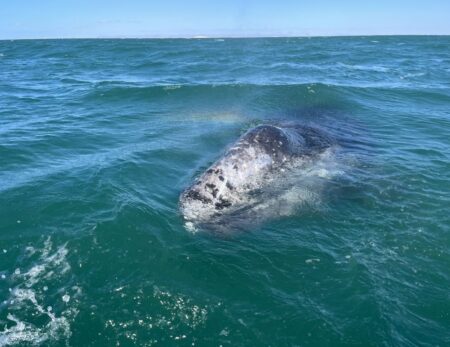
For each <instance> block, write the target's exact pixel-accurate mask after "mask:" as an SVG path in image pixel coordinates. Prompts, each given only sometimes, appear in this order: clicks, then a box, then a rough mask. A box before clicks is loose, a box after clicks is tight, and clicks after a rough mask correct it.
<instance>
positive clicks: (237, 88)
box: [0, 36, 450, 347]
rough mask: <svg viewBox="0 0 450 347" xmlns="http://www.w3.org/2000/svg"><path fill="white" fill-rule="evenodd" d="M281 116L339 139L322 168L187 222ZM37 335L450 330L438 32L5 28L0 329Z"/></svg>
mask: <svg viewBox="0 0 450 347" xmlns="http://www.w3.org/2000/svg"><path fill="white" fill-rule="evenodd" d="M285 121H288V122H295V123H299V124H306V125H308V126H313V127H316V128H318V129H321V130H322V131H324V132H326V133H327V134H328V135H329V136H331V137H332V138H333V139H334V141H335V143H336V148H337V151H336V152H335V154H334V155H333V156H331V157H330V158H329V160H328V161H327V162H326V163H325V164H324V163H321V164H320V165H319V164H318V165H319V167H317V172H318V173H319V174H318V177H319V178H318V181H320V184H317V185H309V186H308V187H306V188H305V187H303V186H302V181H301V179H299V181H298V185H297V187H298V188H299V189H304V191H303V193H304V194H303V195H302V197H303V198H302V199H303V200H302V202H301V203H300V204H299V203H298V201H295V197H296V196H297V197H298V195H294V196H293V197H291V199H284V200H280V203H279V204H280V205H279V206H280V207H282V208H280V211H281V210H283V211H288V213H273V214H271V215H270V216H268V217H269V218H261V220H259V219H258V220H254V221H253V220H252V221H247V222H248V223H247V224H246V226H245V227H243V228H241V229H239V228H237V230H234V229H233V230H232V229H231V228H230V230H225V231H223V230H222V232H221V233H217V232H216V233H214V232H208V230H201V231H197V232H196V231H195V230H191V229H189V228H186V226H185V223H184V221H183V217H182V216H181V214H180V211H179V196H180V193H181V192H182V191H183V190H184V189H185V188H186V187H188V186H189V185H190V184H191V183H192V182H193V180H194V179H195V177H198V175H200V174H201V173H202V172H203V171H204V170H205V169H206V168H207V167H208V166H209V165H211V164H212V163H213V162H214V161H215V160H217V159H218V158H220V156H221V154H223V153H224V151H225V150H226V149H227V148H228V147H229V146H230V145H231V144H232V143H233V142H234V141H236V139H237V138H239V136H240V135H241V134H243V133H244V132H245V131H246V130H248V129H250V128H251V127H253V126H255V125H259V124H266V123H277V122H285ZM288 193H289V192H288ZM275 198H276V197H275ZM34 345H41V346H96V347H98V346H233V347H234V346H333V347H336V346H365V347H366V346H442V347H444V346H450V37H445V36H443V37H433V36H428V37H420V36H417V37H414V36H410V37H405V36H391V37H341V38H270V39H269V38H267V39H266V38H258V39H177V40H175V39H174V40H172V39H164V40H146V39H145V40H144V39H142V40H138V39H136V40H134V39H126V40H120V39H117V40H116V39H111V40H106V39H105V40H104V39H96V40H21V41H0V346H34Z"/></svg>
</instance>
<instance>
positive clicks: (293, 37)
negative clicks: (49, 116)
mask: <svg viewBox="0 0 450 347" xmlns="http://www.w3.org/2000/svg"><path fill="white" fill-rule="evenodd" d="M399 36H401V37H446V36H450V34H389V35H307V36H306V35H292V36H200V35H198V36H192V37H191V36H186V37H183V36H173V37H172V36H167V37H166V36H165V37H162V36H161V37H160V36H145V37H133V36H130V37H116V36H111V37H108V36H105V37H41V38H9V39H0V41H26V40H29V41H31V40H208V39H227V40H231V39H275V38H280V39H283V38H286V39H295V38H304V39H308V38H335V37H339V38H345V37H348V38H354V37H399Z"/></svg>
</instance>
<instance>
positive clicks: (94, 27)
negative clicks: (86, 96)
mask: <svg viewBox="0 0 450 347" xmlns="http://www.w3.org/2000/svg"><path fill="white" fill-rule="evenodd" d="M385 34H446V35H449V34H450V0H420V1H418V0H409V1H405V0H390V1H386V0H377V1H376V0H372V1H365V0H309V1H306V0H297V1H294V0H258V1H255V0H247V1H246V0H241V1H238V0H227V1H225V0H223V1H213V0H190V1H189V0H184V1H183V0H164V1H163V0H147V1H145V0H128V1H126V0H122V1H118V0H108V1H106V0H90V1H89V0H76V1H75V0H0V39H13V38H14V39H16V38H63V37H193V36H310V35H311V36H313V35H320V36H321V35H385Z"/></svg>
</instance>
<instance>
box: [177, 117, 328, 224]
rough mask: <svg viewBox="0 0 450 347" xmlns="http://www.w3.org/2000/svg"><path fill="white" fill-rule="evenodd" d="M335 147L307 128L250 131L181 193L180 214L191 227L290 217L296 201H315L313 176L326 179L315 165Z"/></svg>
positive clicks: (293, 126) (320, 133) (264, 127)
mask: <svg viewBox="0 0 450 347" xmlns="http://www.w3.org/2000/svg"><path fill="white" fill-rule="evenodd" d="M333 144H334V142H333V140H332V139H331V138H330V137H329V136H328V135H327V134H326V133H325V132H323V131H321V130H319V129H318V128H316V127H311V126H306V125H299V124H287V125H286V124H284V125H271V124H268V125H259V126H257V127H254V128H252V129H250V130H248V131H247V132H246V133H245V134H244V135H242V136H241V137H240V138H239V139H238V140H237V141H236V142H235V143H234V144H233V145H232V146H231V147H229V149H228V150H226V151H225V153H224V155H223V156H222V157H221V158H219V159H218V160H217V161H216V162H215V163H213V164H212V165H211V166H210V167H209V168H208V169H207V170H206V171H205V172H204V173H203V174H201V175H200V177H198V178H197V179H196V180H195V182H194V183H193V184H192V185H191V186H189V187H188V188H187V189H186V190H184V191H183V192H182V194H181V196H180V210H181V213H182V215H183V217H184V219H185V221H186V222H187V225H188V226H190V227H192V226H193V225H201V224H212V223H219V222H223V220H224V217H230V218H235V219H240V220H242V219H243V218H244V219H245V218H247V219H254V218H261V217H264V216H267V215H268V214H274V213H276V214H288V212H289V210H290V209H291V208H292V207H293V205H295V204H292V202H293V201H294V202H299V201H302V200H305V199H307V198H309V199H311V198H313V196H314V193H315V192H314V191H313V190H311V189H310V188H311V187H310V185H311V180H308V178H311V177H312V176H314V177H317V176H321V172H320V171H319V172H317V170H316V169H317V168H318V166H317V165H314V164H315V163H317V162H321V163H323V159H324V158H328V157H329V156H328V155H327V154H329V151H330V149H331V148H332V147H333ZM312 169H313V171H314V170H315V171H316V172H313V173H314V174H313V175H311V172H312V171H311V170H312ZM286 199H289V200H290V201H289V202H288V201H287V200H286ZM247 222H249V221H247Z"/></svg>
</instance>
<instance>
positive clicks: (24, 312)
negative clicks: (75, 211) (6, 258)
mask: <svg viewBox="0 0 450 347" xmlns="http://www.w3.org/2000/svg"><path fill="white" fill-rule="evenodd" d="M24 254H25V255H26V256H27V258H26V259H25V260H28V261H30V260H31V259H32V258H31V257H35V256H36V255H39V257H38V259H37V261H34V263H33V264H32V266H29V267H28V269H27V265H26V264H25V265H23V266H22V267H21V268H18V269H16V271H15V272H14V275H13V276H12V281H13V284H14V287H13V288H10V290H9V292H10V296H9V298H8V299H7V300H6V303H7V305H8V306H7V309H8V314H7V319H8V320H9V321H11V322H13V323H14V325H13V326H11V327H9V328H8V327H6V326H5V327H4V329H3V330H2V331H0V347H3V346H11V345H23V344H24V343H26V344H33V345H39V344H42V343H46V342H49V341H58V340H61V339H68V338H69V337H70V335H71V331H70V323H69V319H70V318H72V317H74V316H76V314H77V313H78V311H77V309H76V308H75V307H74V306H69V305H68V303H69V300H67V298H69V299H70V296H69V295H68V294H65V295H64V296H63V301H65V302H66V308H65V310H63V311H61V312H55V311H54V309H53V308H52V307H51V306H47V307H46V308H44V304H43V302H45V295H46V294H47V290H48V287H47V286H42V284H41V283H42V282H46V281H52V282H53V283H58V281H60V279H61V276H64V274H66V273H67V272H68V271H69V270H70V265H69V263H68V261H67V259H66V256H67V254H68V249H67V244H64V245H61V246H59V247H54V245H53V242H52V241H51V238H50V237H48V238H47V239H46V240H45V241H44V245H43V247H42V248H40V249H39V248H35V247H27V248H26V249H25V251H24ZM73 288H75V287H73ZM73 288H72V289H73ZM76 288H78V287H76ZM59 290H64V287H63V288H60V289H59ZM74 291H76V293H75V295H78V293H79V292H81V289H80V288H79V290H75V289H74ZM29 314H31V315H32V316H34V317H39V316H41V317H45V319H44V320H43V321H45V322H47V323H45V324H42V325H40V326H38V325H36V324H33V323H31V322H28V321H27V316H28V315H29ZM41 321H42V320H41Z"/></svg>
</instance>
